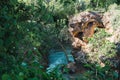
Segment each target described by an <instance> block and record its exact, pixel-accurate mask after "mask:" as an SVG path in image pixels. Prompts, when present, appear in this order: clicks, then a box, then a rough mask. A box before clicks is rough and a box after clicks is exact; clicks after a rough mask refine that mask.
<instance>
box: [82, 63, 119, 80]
mask: <svg viewBox="0 0 120 80" xmlns="http://www.w3.org/2000/svg"><path fill="white" fill-rule="evenodd" d="M84 66H85V67H87V68H89V69H90V70H88V71H87V72H85V73H84V74H83V76H84V77H83V79H84V80H85V79H90V80H117V79H118V72H116V71H114V70H113V69H112V68H111V67H110V65H107V66H104V67H101V66H100V65H98V64H85V65H84Z"/></svg>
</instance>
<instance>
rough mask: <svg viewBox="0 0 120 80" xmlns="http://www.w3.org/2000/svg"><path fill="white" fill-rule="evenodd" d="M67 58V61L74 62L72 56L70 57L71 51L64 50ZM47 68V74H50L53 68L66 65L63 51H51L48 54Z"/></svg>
mask: <svg viewBox="0 0 120 80" xmlns="http://www.w3.org/2000/svg"><path fill="white" fill-rule="evenodd" d="M66 52H67V56H68V59H69V61H71V62H74V59H73V56H72V55H71V50H70V49H66ZM48 58H49V59H48V60H49V67H48V68H47V72H48V73H49V72H51V71H52V70H53V69H54V68H56V67H57V66H58V65H60V64H68V61H67V59H66V56H65V53H64V51H60V50H51V51H50V53H49V57H48Z"/></svg>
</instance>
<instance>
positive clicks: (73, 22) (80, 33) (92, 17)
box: [68, 11, 105, 48]
mask: <svg viewBox="0 0 120 80" xmlns="http://www.w3.org/2000/svg"><path fill="white" fill-rule="evenodd" d="M101 18H102V15H100V14H99V13H95V12H91V11H88V12H81V13H79V14H76V15H74V16H71V17H70V18H69V29H68V31H69V32H70V34H71V36H72V42H73V43H72V45H73V47H75V48H77V47H81V46H85V45H86V43H87V42H88V41H87V38H88V37H92V36H93V34H94V32H95V28H96V27H100V28H105V27H104V25H103V23H102V21H101Z"/></svg>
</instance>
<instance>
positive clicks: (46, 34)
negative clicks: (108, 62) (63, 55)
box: [0, 0, 120, 80]
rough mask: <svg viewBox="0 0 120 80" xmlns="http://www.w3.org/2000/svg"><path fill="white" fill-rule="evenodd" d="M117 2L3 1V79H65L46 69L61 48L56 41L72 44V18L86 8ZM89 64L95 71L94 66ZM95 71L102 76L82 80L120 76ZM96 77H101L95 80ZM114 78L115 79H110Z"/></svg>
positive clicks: (0, 65) (0, 48)
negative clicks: (52, 52)
mask: <svg viewBox="0 0 120 80" xmlns="http://www.w3.org/2000/svg"><path fill="white" fill-rule="evenodd" d="M114 2H116V3H117V4H119V3H120V1H119V0H106V3H104V0H93V1H90V0H50V1H49V0H0V80H63V78H62V74H60V73H57V71H56V70H55V71H53V72H51V73H50V74H47V73H46V70H45V69H46V67H47V66H48V65H47V64H48V60H47V59H48V58H47V57H48V52H49V50H50V49H51V48H54V47H58V46H59V44H58V43H57V42H56V41H61V43H64V42H67V41H69V35H68V33H67V28H68V26H67V24H68V17H69V16H70V15H72V14H75V13H78V12H80V11H83V10H86V9H89V10H94V9H98V8H100V9H101V8H102V9H105V10H107V7H108V6H109V5H110V4H112V3H114ZM103 35H104V34H103ZM55 42H56V43H55ZM106 44H107V45H108V46H111V44H109V43H106ZM106 48H108V47H106ZM86 65H87V67H90V68H91V69H92V67H91V66H92V64H91V65H88V64H86ZM95 68H96V70H98V73H94V72H95V70H94V69H92V71H91V72H90V71H88V72H86V73H85V74H83V75H82V76H83V79H81V80H88V78H89V79H90V80H103V79H104V80H115V79H116V78H117V77H118V74H117V73H116V72H115V71H112V70H111V69H110V67H109V66H107V67H105V68H100V67H99V66H95ZM107 72H108V73H109V75H107V76H106V75H105V74H104V73H106V74H107ZM94 74H98V75H97V76H95V77H93V76H94ZM91 75H92V76H91ZM111 75H112V78H110V79H106V77H109V76H111ZM98 76H99V77H98ZM90 77H91V78H90ZM102 77H103V78H102ZM93 78H94V79H93Z"/></svg>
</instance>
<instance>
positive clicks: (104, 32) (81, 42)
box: [69, 10, 120, 67]
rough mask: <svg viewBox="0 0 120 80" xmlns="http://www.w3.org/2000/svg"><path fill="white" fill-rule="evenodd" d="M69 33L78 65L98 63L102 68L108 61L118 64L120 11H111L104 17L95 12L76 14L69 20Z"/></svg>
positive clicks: (104, 14)
mask: <svg viewBox="0 0 120 80" xmlns="http://www.w3.org/2000/svg"><path fill="white" fill-rule="evenodd" d="M97 27H98V28H97ZM100 28H104V29H100ZM69 32H70V34H71V38H72V46H73V50H72V55H73V57H74V59H75V61H76V63H79V62H82V63H86V62H91V63H94V62H97V63H99V64H100V65H101V67H104V66H105V63H106V62H107V61H108V62H110V64H111V65H116V64H117V63H118V59H117V58H116V56H117V54H116V53H118V51H117V48H118V47H117V45H118V44H120V43H119V42H120V10H109V11H107V12H105V13H103V15H100V14H99V13H94V12H81V13H79V14H76V15H74V16H72V17H70V19H69ZM86 57H87V58H86Z"/></svg>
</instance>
